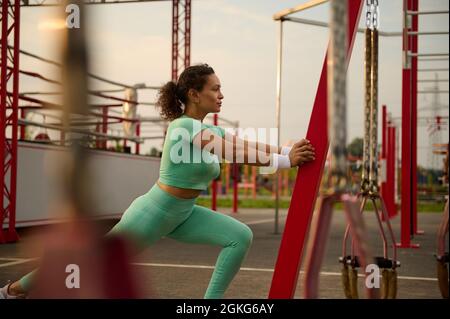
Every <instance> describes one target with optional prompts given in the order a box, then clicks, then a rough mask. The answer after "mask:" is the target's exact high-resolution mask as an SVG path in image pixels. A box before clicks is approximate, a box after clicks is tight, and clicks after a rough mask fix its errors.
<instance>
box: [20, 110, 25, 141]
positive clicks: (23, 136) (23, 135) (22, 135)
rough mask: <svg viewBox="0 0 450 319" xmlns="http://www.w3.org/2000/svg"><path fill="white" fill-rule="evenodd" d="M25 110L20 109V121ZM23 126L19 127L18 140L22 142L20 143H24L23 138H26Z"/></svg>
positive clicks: (23, 117)
mask: <svg viewBox="0 0 450 319" xmlns="http://www.w3.org/2000/svg"><path fill="white" fill-rule="evenodd" d="M25 116H26V115H25V108H21V109H20V118H21V119H25ZM25 127H26V126H25V125H20V139H21V140H22V141H24V140H25V138H26V136H25V134H26V132H25Z"/></svg>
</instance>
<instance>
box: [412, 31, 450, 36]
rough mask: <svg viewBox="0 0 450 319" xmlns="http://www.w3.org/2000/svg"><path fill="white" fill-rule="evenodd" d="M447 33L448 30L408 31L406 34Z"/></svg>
mask: <svg viewBox="0 0 450 319" xmlns="http://www.w3.org/2000/svg"><path fill="white" fill-rule="evenodd" d="M440 34H444V35H445V34H448V31H410V32H408V35H440Z"/></svg>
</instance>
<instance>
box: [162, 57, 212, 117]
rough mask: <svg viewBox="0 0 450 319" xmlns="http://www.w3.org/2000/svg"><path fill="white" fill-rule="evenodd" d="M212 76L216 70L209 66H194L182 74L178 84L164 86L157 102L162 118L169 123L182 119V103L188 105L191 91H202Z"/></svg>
mask: <svg viewBox="0 0 450 319" xmlns="http://www.w3.org/2000/svg"><path fill="white" fill-rule="evenodd" d="M211 74H214V70H213V68H212V67H210V66H209V65H208V64H198V65H193V66H190V67H187V68H186V69H185V70H184V71H183V72H182V73H181V74H180V77H179V78H178V83H175V82H173V81H170V82H167V83H166V84H164V85H163V87H161V89H160V90H159V92H158V100H157V102H156V106H157V107H158V108H160V114H161V117H162V118H163V119H164V120H169V121H172V120H174V119H176V118H178V117H180V116H181V115H182V114H183V109H182V108H181V103H183V104H184V105H186V104H187V100H188V97H187V94H188V92H189V90H190V89H195V90H197V91H201V90H202V89H203V86H204V85H205V84H206V81H207V78H208V75H211Z"/></svg>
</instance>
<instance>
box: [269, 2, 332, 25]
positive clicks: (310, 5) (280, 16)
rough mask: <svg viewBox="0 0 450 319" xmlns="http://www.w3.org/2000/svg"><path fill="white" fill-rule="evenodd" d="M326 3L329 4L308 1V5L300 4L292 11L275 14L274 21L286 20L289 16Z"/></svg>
mask: <svg viewBox="0 0 450 319" xmlns="http://www.w3.org/2000/svg"><path fill="white" fill-rule="evenodd" d="M325 2H328V0H311V1H308V2H306V3H303V4H300V5H298V6H296V7H293V8H290V9H285V10H282V11H280V12H278V13H275V14H274V15H273V19H274V20H284V18H286V16H288V15H290V14H294V13H297V12H300V11H304V10H306V9H311V8H313V7H315V6H318V5H321V4H323V3H325Z"/></svg>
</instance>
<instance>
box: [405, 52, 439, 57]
mask: <svg viewBox="0 0 450 319" xmlns="http://www.w3.org/2000/svg"><path fill="white" fill-rule="evenodd" d="M408 56H412V57H419V56H448V52H438V53H408Z"/></svg>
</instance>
